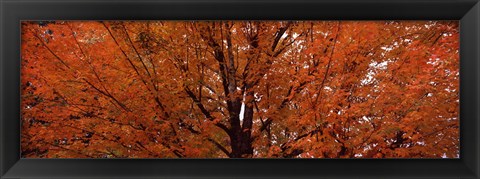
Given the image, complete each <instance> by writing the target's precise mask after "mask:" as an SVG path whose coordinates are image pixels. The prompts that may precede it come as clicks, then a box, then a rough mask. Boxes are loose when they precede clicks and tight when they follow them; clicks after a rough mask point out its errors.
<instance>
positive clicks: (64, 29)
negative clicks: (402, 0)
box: [21, 21, 460, 158]
mask: <svg viewBox="0 0 480 179" xmlns="http://www.w3.org/2000/svg"><path fill="white" fill-rule="evenodd" d="M21 39H22V43H21V45H22V47H21V48H22V51H21V66H22V68H21V90H22V95H21V100H22V101H21V108H22V110H21V114H22V115H21V116H22V117H21V122H22V125H21V126H22V131H21V150H22V157H27V158H441V157H447V158H458V157H459V147H460V145H459V141H460V137H459V120H460V119H459V24H458V22H457V21H24V22H22V38H21Z"/></svg>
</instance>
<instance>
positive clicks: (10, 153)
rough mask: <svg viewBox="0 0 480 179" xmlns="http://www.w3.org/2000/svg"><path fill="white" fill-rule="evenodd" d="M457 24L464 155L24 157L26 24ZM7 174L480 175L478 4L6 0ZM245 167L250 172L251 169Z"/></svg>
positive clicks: (2, 165) (2, 163) (447, 0)
mask: <svg viewBox="0 0 480 179" xmlns="http://www.w3.org/2000/svg"><path fill="white" fill-rule="evenodd" d="M49 19H57V20H119V19H121V20H247V19H250V20H397V19H398V20H459V21H460V31H461V33H460V39H461V43H460V46H461V48H460V58H461V61H460V65H461V67H460V69H461V70H460V76H461V80H460V81H461V82H460V101H461V103H460V116H461V120H460V124H461V132H460V137H461V148H460V157H461V158H460V159H21V158H20V143H19V141H20V137H19V136H20V135H19V132H20V131H19V130H20V120H18V119H19V118H20V117H19V116H20V103H19V102H20V90H19V86H20V85H19V82H20V78H19V75H18V74H19V73H20V60H18V59H20V30H19V29H20V28H19V27H20V21H21V20H49ZM0 39H1V48H0V55H1V56H0V58H1V60H0V85H1V86H0V99H1V100H0V178H71V177H75V178H109V177H111V178H135V177H137V178H146V177H150V178H152V177H162V178H413V177H415V178H428V177H431V178H457V179H458V178H480V132H479V131H480V121H479V120H480V112H479V109H480V108H479V107H480V106H479V103H480V78H479V77H480V73H479V70H480V63H479V62H480V52H479V49H480V2H479V0H390V1H381V0H337V1H334V0H297V1H294V0H223V1H222V0H177V1H174V0H139V1H134V0H84V1H81V0H63V1H62V0H0ZM246 171H247V172H246Z"/></svg>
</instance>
